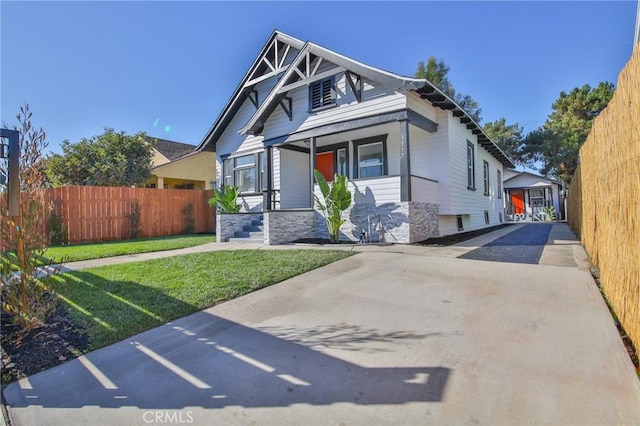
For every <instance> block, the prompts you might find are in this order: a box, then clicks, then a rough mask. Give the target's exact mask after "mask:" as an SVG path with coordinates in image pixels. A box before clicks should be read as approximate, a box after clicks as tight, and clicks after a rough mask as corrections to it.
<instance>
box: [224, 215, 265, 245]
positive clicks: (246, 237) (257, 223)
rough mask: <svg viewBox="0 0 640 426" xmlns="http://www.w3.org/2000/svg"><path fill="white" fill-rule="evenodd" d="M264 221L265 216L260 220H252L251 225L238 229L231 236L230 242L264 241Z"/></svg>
mask: <svg viewBox="0 0 640 426" xmlns="http://www.w3.org/2000/svg"><path fill="white" fill-rule="evenodd" d="M263 231H264V223H263V216H260V219H259V220H252V221H251V224H250V225H245V226H243V227H242V231H236V232H234V234H233V237H231V238H229V242H230V243H231V242H233V243H243V242H246V243H256V242H264V232H263Z"/></svg>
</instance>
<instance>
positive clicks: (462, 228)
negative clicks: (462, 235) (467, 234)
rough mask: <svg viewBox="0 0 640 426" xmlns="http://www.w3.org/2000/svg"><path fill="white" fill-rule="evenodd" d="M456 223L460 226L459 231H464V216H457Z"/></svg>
mask: <svg viewBox="0 0 640 426" xmlns="http://www.w3.org/2000/svg"><path fill="white" fill-rule="evenodd" d="M456 222H457V224H458V231H464V225H463V224H462V216H460V215H458V216H456Z"/></svg>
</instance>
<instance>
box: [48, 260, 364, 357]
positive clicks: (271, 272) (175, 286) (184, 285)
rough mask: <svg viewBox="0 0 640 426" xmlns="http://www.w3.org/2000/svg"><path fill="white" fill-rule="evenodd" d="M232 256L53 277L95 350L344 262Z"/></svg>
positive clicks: (152, 262) (122, 266)
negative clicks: (335, 263) (321, 267)
mask: <svg viewBox="0 0 640 426" xmlns="http://www.w3.org/2000/svg"><path fill="white" fill-rule="evenodd" d="M352 254H353V253H352V252H347V251H339V250H238V251H218V252H210V253H197V254H189V255H184V256H175V257H171V258H164V259H157V260H150V261H145V262H135V263H126V264H120V265H110V266H103V267H99V268H92V269H87V270H83V271H74V272H69V273H65V274H61V275H59V276H57V277H56V278H55V279H56V280H57V281H58V284H57V288H58V293H59V294H60V296H61V298H62V299H63V300H65V301H66V302H67V304H68V306H69V308H70V309H69V310H70V314H71V315H72V317H73V318H74V319H75V320H76V321H77V322H78V323H79V324H81V325H83V326H85V327H86V328H87V330H88V334H89V338H90V341H91V343H92V348H93V349H96V348H99V347H102V346H105V345H108V344H111V343H114V342H117V341H119V340H122V339H124V338H126V337H129V336H132V335H134V334H136V333H139V332H142V331H144V330H147V329H150V328H152V327H156V326H159V325H162V324H164V323H166V322H168V321H171V320H174V319H176V318H180V317H184V316H186V315H189V314H192V313H194V312H197V311H200V310H202V309H205V308H208V307H211V306H214V305H216V304H218V303H220V302H223V301H225V300H229V299H233V298H236V297H238V296H242V295H243V294H246V293H249V292H252V291H255V290H257V289H260V288H263V287H267V286H269V285H272V284H275V283H277V282H280V281H282V280H285V279H288V278H291V277H294V276H296V275H299V274H302V273H304V272H307V271H310V270H312V269H315V268H318V267H320V266H323V265H326V264H329V263H331V262H334V261H336V260H340V259H343V258H345V257H348V256H350V255H352Z"/></svg>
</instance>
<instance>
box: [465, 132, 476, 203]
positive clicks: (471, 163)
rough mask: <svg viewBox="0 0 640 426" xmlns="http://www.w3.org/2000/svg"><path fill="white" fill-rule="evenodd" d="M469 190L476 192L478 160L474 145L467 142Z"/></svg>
mask: <svg viewBox="0 0 640 426" xmlns="http://www.w3.org/2000/svg"><path fill="white" fill-rule="evenodd" d="M467 189H470V190H472V191H475V190H476V160H475V152H474V149H473V144H472V143H471V142H469V141H467Z"/></svg>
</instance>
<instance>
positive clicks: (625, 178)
mask: <svg viewBox="0 0 640 426" xmlns="http://www.w3.org/2000/svg"><path fill="white" fill-rule="evenodd" d="M568 206H569V215H568V222H569V226H571V228H572V229H573V231H574V232H575V233H576V235H578V236H579V237H580V239H581V241H582V243H583V245H584V247H585V249H586V250H587V252H588V253H589V255H590V257H591V261H592V262H593V263H594V264H595V265H597V266H598V267H599V269H600V282H601V285H602V288H603V290H604V292H605V294H606V296H607V299H608V300H609V302H610V304H611V306H612V307H613V309H614V311H615V313H616V315H617V316H618V318H619V320H620V322H621V323H622V325H623V327H624V328H625V331H626V332H627V334H628V335H629V337H630V339H631V341H632V342H633V343H634V345H635V347H636V349H640V49H636V51H635V53H634V55H633V57H632V58H631V60H630V61H629V62H628V63H627V65H626V66H625V68H624V69H623V70H622V72H621V73H620V76H619V77H618V85H617V88H616V91H615V93H614V96H613V98H612V99H611V102H609V105H608V106H607V108H606V109H605V110H603V111H602V112H601V113H600V115H599V116H598V117H597V118H596V119H595V121H594V124H593V128H592V130H591V133H590V134H589V137H588V138H587V141H586V142H585V144H584V145H583V146H582V148H581V149H580V167H579V169H578V172H577V173H576V175H575V176H574V178H573V181H572V182H571V186H570V187H569V202H568Z"/></svg>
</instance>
